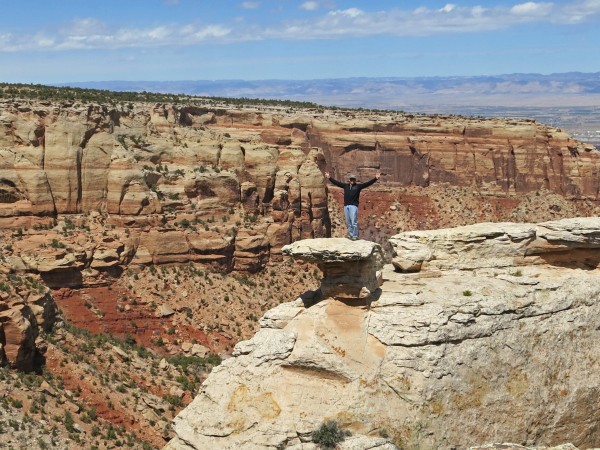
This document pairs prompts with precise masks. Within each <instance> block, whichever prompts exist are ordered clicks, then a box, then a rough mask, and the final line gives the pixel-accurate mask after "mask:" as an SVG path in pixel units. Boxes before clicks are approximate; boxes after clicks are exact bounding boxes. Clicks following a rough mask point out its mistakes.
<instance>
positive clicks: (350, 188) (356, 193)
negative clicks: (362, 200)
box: [329, 177, 377, 206]
mask: <svg viewBox="0 0 600 450" xmlns="http://www.w3.org/2000/svg"><path fill="white" fill-rule="evenodd" d="M329 181H331V182H332V183H333V184H335V185H336V186H339V187H341V188H342V189H344V206H347V205H354V206H358V197H360V191H362V190H363V189H364V188H367V187H369V186H371V185H372V184H373V183H375V182H376V181H377V178H373V179H372V180H369V181H367V182H366V183H356V184H355V185H351V184H350V183H342V182H341V181H338V180H334V179H333V178H331V177H329Z"/></svg>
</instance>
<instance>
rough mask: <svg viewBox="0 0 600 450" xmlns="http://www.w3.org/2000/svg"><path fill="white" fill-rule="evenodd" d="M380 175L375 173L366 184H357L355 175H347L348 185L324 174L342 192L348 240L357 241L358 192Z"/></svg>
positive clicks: (327, 173)
mask: <svg viewBox="0 0 600 450" xmlns="http://www.w3.org/2000/svg"><path fill="white" fill-rule="evenodd" d="M380 177H381V174H380V173H379V172H377V173H376V174H375V178H373V179H372V180H369V181H367V182H366V183H357V182H356V175H348V183H342V182H341V181H337V180H334V179H333V178H331V177H330V176H329V172H325V178H327V179H328V180H329V181H331V183H333V184H335V185H336V186H339V187H341V188H342V189H343V190H344V215H345V216H346V227H347V228H348V235H347V238H348V239H352V240H353V241H356V240H357V239H358V199H359V197H360V191H362V190H363V189H365V188H367V187H369V186H371V185H372V184H373V183H375V182H376V181H377V180H379V178H380Z"/></svg>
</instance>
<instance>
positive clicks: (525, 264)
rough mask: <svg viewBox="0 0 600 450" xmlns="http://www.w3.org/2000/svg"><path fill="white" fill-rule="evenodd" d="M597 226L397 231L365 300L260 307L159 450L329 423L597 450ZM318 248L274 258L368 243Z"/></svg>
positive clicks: (423, 438)
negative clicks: (390, 260)
mask: <svg viewBox="0 0 600 450" xmlns="http://www.w3.org/2000/svg"><path fill="white" fill-rule="evenodd" d="M599 232H600V219H597V218H586V219H572V220H568V221H557V222H547V223H543V224H508V223H506V224H481V225H478V226H474V227H467V228H459V229H454V230H451V229H449V230H437V231H432V232H429V233H427V232H423V233H404V234H400V235H396V236H394V238H393V239H392V241H393V244H394V248H395V249H396V256H395V265H396V266H398V267H399V268H401V269H402V270H404V272H400V271H397V270H395V269H394V266H393V265H392V264H388V265H385V266H384V268H383V270H382V281H383V282H382V284H381V287H380V290H377V291H376V292H375V293H373V294H372V295H371V296H369V297H368V298H364V299H360V298H359V295H356V294H355V298H354V299H351V298H348V297H345V298H341V299H339V298H334V297H332V296H328V295H323V291H321V292H320V293H319V292H316V293H315V292H313V293H310V292H309V293H306V294H305V295H304V296H302V298H300V299H298V300H296V301H294V302H291V303H286V304H282V305H280V306H278V307H277V308H275V309H272V310H270V311H269V312H267V313H266V314H265V315H264V316H263V318H262V319H261V321H260V323H261V329H260V331H259V332H258V333H257V334H256V335H255V336H254V337H253V338H252V339H251V340H249V341H244V342H241V343H239V344H238V345H237V346H236V349H235V352H234V355H233V356H234V357H233V358H230V359H228V360H226V361H225V362H224V363H223V364H222V365H221V366H219V367H218V368H216V369H215V370H213V372H212V373H211V374H210V376H209V377H208V379H207V380H206V381H205V383H204V384H203V385H202V388H201V390H200V392H199V393H198V396H197V397H196V399H195V400H194V401H193V402H192V404H191V405H190V406H188V407H187V408H186V409H185V410H184V411H183V412H182V413H181V414H180V415H179V416H178V417H177V418H176V419H175V432H176V434H177V437H176V438H175V439H173V440H172V441H171V442H170V443H169V445H168V446H167V448H169V449H192V448H196V449H200V448H223V449H226V448H236V447H238V448H257V449H258V448H261V449H265V448H273V449H274V448H295V449H309V448H314V443H313V440H312V436H313V434H312V432H313V431H314V430H315V429H317V428H318V427H319V425H320V424H321V423H323V422H325V421H327V420H335V421H337V422H338V424H340V426H341V427H342V428H345V429H347V430H348V431H350V432H351V433H352V435H353V436H355V437H357V438H360V439H362V438H365V439H384V440H385V441H386V442H389V443H390V445H392V444H394V445H396V446H398V447H399V448H409V447H415V448H416V447H420V448H439V449H451V448H466V447H474V448H479V447H475V446H476V445H478V444H482V443H486V442H514V443H515V444H510V445H512V446H513V447H511V448H519V447H518V445H523V446H528V447H534V446H538V447H541V446H542V444H544V445H559V444H562V443H564V442H572V443H573V445H575V446H578V447H581V448H590V447H597V446H599V445H600V435H599V434H598V432H597V426H596V424H597V421H598V414H599V412H598V408H597V391H598V389H600V378H599V377H598V376H596V375H595V374H596V373H597V372H598V370H597V369H598V363H597V361H596V360H597V358H596V357H595V355H596V354H597V353H598V351H600V348H599V347H598V339H597V333H598V331H597V330H598V328H600V319H598V318H599V317H600V287H599V286H600V283H599V281H600V272H599V270H598V269H597V265H598V264H597V263H598V259H597V258H594V255H595V254H597V253H598V252H600V249H599V248H598V242H597V239H596V236H597V234H598V233H599ZM328 242H329V240H322V241H319V240H312V241H308V242H298V243H294V244H293V245H292V246H291V248H290V249H285V250H284V252H286V253H288V254H290V255H294V256H299V257H302V258H314V259H315V260H317V259H318V260H319V264H320V265H321V266H323V267H326V265H327V264H332V263H333V264H337V263H339V262H342V261H344V255H347V257H348V259H347V260H346V261H345V263H350V262H351V261H353V260H354V261H355V260H356V258H357V255H362V254H364V248H365V246H367V247H369V244H368V243H365V242H363V241H356V242H352V241H349V240H339V241H334V242H332V243H331V245H330V246H328V245H327V244H328ZM417 244H418V245H417ZM344 247H345V248H344ZM370 247H371V248H374V247H373V246H372V245H371V246H370ZM311 248H313V249H315V251H314V252H313V253H312V254H311V253H310V249H311ZM327 248H329V249H330V250H329V251H327V250H326V249H327ZM367 253H368V252H367ZM309 254H311V256H309ZM584 254H585V255H587V256H586V257H585V258H583V259H582V255H584ZM400 255H401V256H400ZM353 258H354V259H353ZM399 258H400V260H399ZM359 260H360V259H359ZM406 270H410V272H406ZM324 276H325V278H324V280H323V282H322V284H323V285H327V283H328V279H327V278H328V274H327V271H325V273H324ZM334 276H335V274H334ZM353 291H354V292H356V291H355V290H353ZM324 292H325V293H326V292H327V290H325V291H324ZM517 444H518V445H517ZM370 445H371V444H369V445H366V446H364V447H355V448H371V447H370ZM507 445H508V444H507ZM491 448H498V447H491ZM499 448H502V447H499Z"/></svg>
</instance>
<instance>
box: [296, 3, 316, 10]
mask: <svg viewBox="0 0 600 450" xmlns="http://www.w3.org/2000/svg"><path fill="white" fill-rule="evenodd" d="M300 8H301V9H305V10H306V11H316V10H317V9H319V4H318V3H317V2H304V3H302V4H301V5H300Z"/></svg>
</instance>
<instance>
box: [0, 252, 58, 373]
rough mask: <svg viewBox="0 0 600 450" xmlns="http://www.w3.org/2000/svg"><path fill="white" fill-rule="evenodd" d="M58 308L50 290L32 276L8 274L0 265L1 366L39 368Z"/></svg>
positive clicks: (25, 369)
mask: <svg viewBox="0 0 600 450" xmlns="http://www.w3.org/2000/svg"><path fill="white" fill-rule="evenodd" d="M57 315H58V308H57V306H56V303H55V302H54V299H53V298H52V295H51V294H50V291H49V290H48V288H46V287H45V286H43V284H41V283H40V282H39V280H37V279H36V278H34V277H32V276H27V277H20V276H18V275H15V274H9V273H8V268H7V267H6V265H4V264H1V265H0V366H3V365H6V364H8V365H9V366H10V367H11V368H15V369H19V370H23V371H32V370H37V369H39V368H40V365H41V361H42V357H43V354H44V352H45V343H44V341H43V340H42V339H41V338H40V334H41V332H43V331H45V332H49V331H50V330H51V329H52V326H53V325H54V322H55V321H56V318H57Z"/></svg>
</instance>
